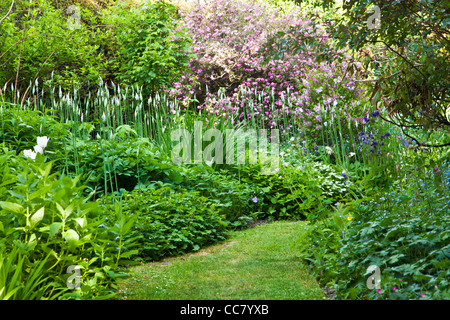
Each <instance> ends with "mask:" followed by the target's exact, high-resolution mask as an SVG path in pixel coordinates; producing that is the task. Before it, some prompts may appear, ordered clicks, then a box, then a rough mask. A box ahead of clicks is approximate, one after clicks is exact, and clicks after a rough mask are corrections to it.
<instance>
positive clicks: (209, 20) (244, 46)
mask: <svg viewBox="0 0 450 320" xmlns="http://www.w3.org/2000/svg"><path fill="white" fill-rule="evenodd" d="M299 10H300V9H299ZM184 20H185V25H184V27H186V28H187V30H188V33H189V34H190V35H191V38H192V51H193V53H194V54H195V56H196V57H195V58H193V59H192V60H191V61H190V63H189V68H190V70H188V72H186V73H185V74H183V75H182V76H181V78H180V80H179V81H178V82H176V83H175V84H174V87H173V88H172V89H170V90H169V95H171V96H172V97H175V98H176V99H178V100H179V101H181V102H183V103H184V104H185V105H187V104H188V101H190V99H192V97H193V96H194V95H195V97H196V99H197V100H198V101H199V106H198V108H199V109H200V108H201V109H204V110H206V112H209V113H211V114H216V115H226V116H228V117H229V116H231V115H233V116H235V117H236V116H237V118H238V119H241V120H246V119H252V118H253V117H257V118H258V119H257V120H258V123H261V122H264V123H265V124H266V125H267V126H269V127H280V128H282V124H281V121H280V120H281V119H282V118H283V116H285V115H286V114H287V115H289V116H290V118H292V119H294V120H295V121H296V122H297V124H298V125H300V126H302V127H303V128H308V130H310V131H311V132H314V131H317V130H320V129H321V128H322V125H323V123H322V122H323V121H324V120H323V119H324V116H325V114H326V113H330V112H335V113H337V114H338V116H339V117H340V118H341V119H342V120H344V121H345V120H353V121H359V118H356V116H354V115H353V110H354V109H358V108H359V105H360V101H361V99H362V97H363V95H362V89H361V88H359V87H358V86H357V84H356V81H355V79H354V76H353V74H352V73H351V72H348V70H349V69H350V68H349V67H350V62H349V61H350V60H346V59H344V60H343V62H341V63H338V62H331V63H328V62H321V63H318V62H317V61H316V59H315V50H316V49H317V48H326V51H327V52H334V54H335V56H337V55H338V54H341V52H339V51H337V50H335V49H333V48H332V47H331V45H330V43H329V37H328V35H327V34H326V32H325V29H324V28H320V26H319V27H318V28H317V29H314V28H313V27H312V24H311V21H310V20H309V19H307V18H305V16H304V15H303V14H302V13H301V12H300V11H299V12H293V13H289V14H285V15H282V14H280V12H278V11H277V10H276V9H274V8H272V7H270V6H267V5H263V4H261V3H258V2H252V1H251V0H248V1H244V2H242V1H236V0H212V1H210V2H208V4H207V5H205V6H203V7H201V8H199V9H196V10H194V11H193V12H191V13H189V14H186V15H185V16H184ZM278 32H282V34H283V38H282V39H277V40H276V41H275V42H274V43H272V41H270V39H272V40H273V39H274V38H273V37H274V36H275V35H276V34H278ZM311 42H313V43H315V45H314V46H311V45H307V46H303V49H302V50H301V51H300V52H298V51H296V50H288V49H286V51H285V52H284V54H283V55H282V56H274V55H273V54H272V53H273V50H274V49H276V48H278V47H279V45H280V43H291V44H294V45H295V44H297V45H299V46H300V45H302V44H304V43H311ZM268 57H271V59H269V60H268V61H267V58H268ZM336 61H337V59H336ZM359 67H360V66H359V65H356V68H357V69H358V68H359ZM221 90H222V91H221ZM219 93H221V94H222V98H223V99H218V95H219ZM284 129H289V128H284Z"/></svg>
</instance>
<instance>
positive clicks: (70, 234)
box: [63, 229, 80, 248]
mask: <svg viewBox="0 0 450 320" xmlns="http://www.w3.org/2000/svg"><path fill="white" fill-rule="evenodd" d="M63 238H64V240H66V241H67V243H69V245H70V246H71V247H72V248H73V247H76V246H77V245H78V240H79V239H80V237H79V236H78V233H77V232H76V231H75V230H72V229H70V230H67V231H65V232H64V233H63Z"/></svg>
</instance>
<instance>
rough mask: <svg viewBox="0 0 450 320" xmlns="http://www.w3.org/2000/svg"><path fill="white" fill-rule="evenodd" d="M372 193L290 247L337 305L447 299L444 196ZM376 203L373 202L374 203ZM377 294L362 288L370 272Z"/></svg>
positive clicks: (312, 227)
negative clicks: (376, 278) (376, 271)
mask: <svg viewBox="0 0 450 320" xmlns="http://www.w3.org/2000/svg"><path fill="white" fill-rule="evenodd" d="M408 185H409V188H406V189H398V190H397V188H396V187H393V188H391V191H390V192H385V193H378V194H375V195H374V193H373V189H371V190H372V193H371V198H369V197H367V198H363V199H359V200H357V201H354V202H352V203H349V204H348V205H346V206H344V205H342V204H339V205H338V206H337V207H336V208H335V210H334V212H333V213H331V214H328V219H325V220H322V221H319V222H317V223H312V224H310V225H309V226H308V227H307V228H306V229H305V230H302V232H301V233H300V234H299V238H298V239H297V241H296V242H295V243H294V244H293V247H294V246H296V247H297V248H298V250H299V254H300V256H301V257H302V258H303V259H305V260H306V261H309V263H310V265H311V267H312V270H313V272H314V274H315V275H316V276H317V277H318V279H319V281H320V283H321V284H322V285H327V286H330V287H332V288H334V290H335V293H336V298H338V299H341V298H350V299H449V298H450V291H449V283H448V266H449V263H450V251H449V250H450V248H449V241H448V237H449V231H450V229H449V227H448V226H449V224H448V223H449V216H448V207H449V203H450V202H449V200H448V196H443V194H442V193H441V192H442V189H441V192H437V190H436V188H434V187H433V184H431V185H430V188H426V187H425V186H422V189H423V190H422V192H420V193H418V192H417V191H416V190H417V188H415V187H414V186H415V184H414V182H413V181H412V182H409V183H408ZM371 199H373V200H371ZM371 265H375V266H377V267H378V268H380V270H381V283H380V288H375V289H372V288H369V287H368V286H367V283H368V282H371V283H372V282H373V281H368V278H369V276H372V275H373V271H368V268H369V266H371Z"/></svg>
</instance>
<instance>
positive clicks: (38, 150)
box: [34, 145, 44, 154]
mask: <svg viewBox="0 0 450 320" xmlns="http://www.w3.org/2000/svg"><path fill="white" fill-rule="evenodd" d="M34 152H36V153H38V152H39V153H40V154H44V149H42V148H41V146H39V145H36V146H34Z"/></svg>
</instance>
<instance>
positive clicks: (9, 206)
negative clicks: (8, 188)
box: [0, 201, 25, 213]
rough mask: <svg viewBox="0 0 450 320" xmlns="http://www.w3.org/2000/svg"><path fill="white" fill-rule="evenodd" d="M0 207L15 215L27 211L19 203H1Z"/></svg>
mask: <svg viewBox="0 0 450 320" xmlns="http://www.w3.org/2000/svg"><path fill="white" fill-rule="evenodd" d="M0 207H2V209H4V210H8V211H12V212H14V213H22V212H23V211H24V210H25V209H24V207H22V206H21V205H20V204H18V203H14V202H7V201H0Z"/></svg>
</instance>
